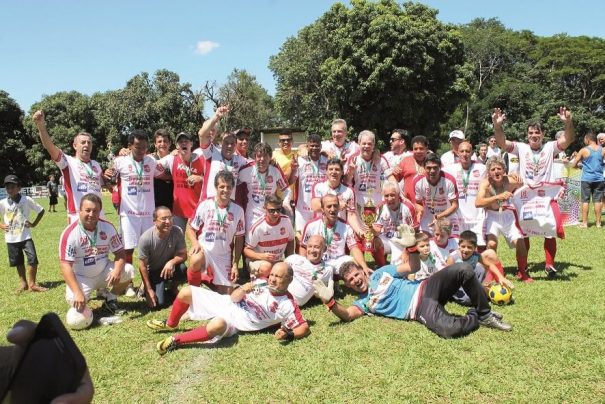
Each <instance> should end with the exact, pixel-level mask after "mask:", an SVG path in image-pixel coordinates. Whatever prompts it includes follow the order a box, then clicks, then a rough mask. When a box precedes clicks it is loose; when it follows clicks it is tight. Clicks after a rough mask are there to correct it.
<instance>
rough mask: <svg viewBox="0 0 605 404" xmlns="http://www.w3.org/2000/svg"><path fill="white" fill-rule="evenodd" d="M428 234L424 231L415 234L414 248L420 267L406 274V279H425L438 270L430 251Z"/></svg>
mask: <svg viewBox="0 0 605 404" xmlns="http://www.w3.org/2000/svg"><path fill="white" fill-rule="evenodd" d="M429 240H430V238H429V236H428V235H427V234H426V233H417V234H416V248H417V249H418V255H419V258H420V269H419V270H418V272H416V273H412V274H409V275H408V279H409V280H411V281H413V280H416V281H421V280H424V279H427V278H428V277H429V276H431V275H433V274H434V273H435V272H437V271H438V269H437V267H436V265H435V257H433V254H432V253H431V247H430V245H429Z"/></svg>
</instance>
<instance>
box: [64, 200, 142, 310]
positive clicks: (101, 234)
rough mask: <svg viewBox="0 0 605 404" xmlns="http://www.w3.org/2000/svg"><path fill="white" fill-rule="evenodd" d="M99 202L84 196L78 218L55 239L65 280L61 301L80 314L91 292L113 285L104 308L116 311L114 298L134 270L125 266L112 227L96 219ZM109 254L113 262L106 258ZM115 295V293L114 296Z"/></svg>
mask: <svg viewBox="0 0 605 404" xmlns="http://www.w3.org/2000/svg"><path fill="white" fill-rule="evenodd" d="M102 207H103V203H102V201H101V198H99V197H98V196H97V195H95V194H86V195H84V196H83V197H82V199H81V200H80V213H79V217H80V219H79V220H78V221H76V222H73V223H71V224H70V225H69V226H67V228H66V229H65V230H63V233H62V234H61V238H60V239H59V260H60V267H61V273H62V274H63V278H64V279H65V285H66V291H65V298H66V299H67V301H68V302H69V304H70V305H71V306H73V307H74V308H75V309H76V310H78V311H79V312H82V311H83V310H84V308H85V306H86V303H87V302H88V300H89V299H90V294H91V292H92V291H93V290H99V289H103V288H108V287H111V286H113V289H112V291H111V293H110V292H105V303H104V307H105V308H106V309H107V310H109V311H110V312H112V313H117V312H119V311H120V310H119V308H118V305H117V297H116V295H115V294H120V293H122V292H123V291H124V290H125V289H126V287H127V286H128V284H129V283H130V281H131V280H132V278H133V276H134V268H133V266H132V265H130V264H127V263H126V260H125V257H124V255H125V254H124V247H123V245H122V240H121V239H120V235H119V234H118V233H117V231H116V229H115V227H113V225H112V224H111V223H109V222H106V221H105V220H102V219H99V213H100V212H101V208H102ZM110 252H111V253H113V255H114V260H110V259H109V253H110ZM114 293H115V294H114Z"/></svg>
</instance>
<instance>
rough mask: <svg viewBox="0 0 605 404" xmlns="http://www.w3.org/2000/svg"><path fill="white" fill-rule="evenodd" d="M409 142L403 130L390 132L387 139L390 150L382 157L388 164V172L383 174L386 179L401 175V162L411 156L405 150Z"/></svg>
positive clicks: (405, 131) (410, 153) (406, 133)
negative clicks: (390, 176)
mask: <svg viewBox="0 0 605 404" xmlns="http://www.w3.org/2000/svg"><path fill="white" fill-rule="evenodd" d="M409 140H410V138H409V136H408V131H407V130H405V129H394V130H393V131H392V132H391V137H390V138H389V142H390V143H391V150H389V151H388V152H386V153H385V154H384V155H383V156H384V158H385V159H386V160H387V163H389V170H387V172H386V173H385V175H386V176H387V177H388V176H389V175H391V174H392V175H395V176H397V175H399V174H401V168H400V167H399V164H400V163H401V160H403V158H404V157H407V156H411V155H412V152H410V151H408V150H407V146H408V142H409Z"/></svg>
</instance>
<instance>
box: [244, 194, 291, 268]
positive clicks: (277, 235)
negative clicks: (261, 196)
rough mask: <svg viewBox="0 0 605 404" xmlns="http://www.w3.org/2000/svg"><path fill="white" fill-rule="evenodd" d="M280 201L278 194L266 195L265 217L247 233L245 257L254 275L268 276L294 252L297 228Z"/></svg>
mask: <svg viewBox="0 0 605 404" xmlns="http://www.w3.org/2000/svg"><path fill="white" fill-rule="evenodd" d="M281 204H282V201H281V200H280V199H279V198H278V197H277V196H275V195H269V196H267V197H266V198H265V216H264V217H262V218H260V219H258V220H257V221H256V222H255V223H254V224H253V225H252V227H251V228H250V229H249V230H248V231H247V232H246V246H245V247H244V256H245V257H246V258H248V260H249V262H248V267H249V269H250V274H251V275H253V276H256V277H259V278H266V277H268V276H269V274H270V273H271V268H272V267H273V265H275V263H276V262H279V261H283V260H284V258H285V257H287V256H289V255H291V254H292V253H294V229H293V228H292V222H290V218H288V216H286V215H282V214H281Z"/></svg>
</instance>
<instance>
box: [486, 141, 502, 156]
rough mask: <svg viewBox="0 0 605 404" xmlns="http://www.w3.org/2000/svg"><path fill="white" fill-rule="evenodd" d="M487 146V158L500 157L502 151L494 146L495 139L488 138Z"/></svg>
mask: <svg viewBox="0 0 605 404" xmlns="http://www.w3.org/2000/svg"><path fill="white" fill-rule="evenodd" d="M487 144H488V146H487V158H490V157H492V156H496V157H500V154H501V153H502V149H500V148H499V147H498V145H497V144H496V137H495V136H490V138H489V140H488V141H487Z"/></svg>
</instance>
